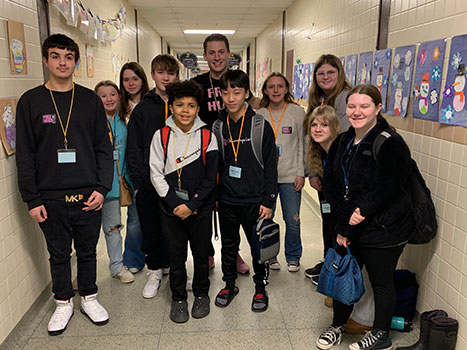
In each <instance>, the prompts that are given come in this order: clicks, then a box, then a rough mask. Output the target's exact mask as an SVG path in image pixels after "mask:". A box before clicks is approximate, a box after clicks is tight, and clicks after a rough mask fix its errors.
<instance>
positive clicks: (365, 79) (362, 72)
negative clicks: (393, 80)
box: [355, 52, 373, 85]
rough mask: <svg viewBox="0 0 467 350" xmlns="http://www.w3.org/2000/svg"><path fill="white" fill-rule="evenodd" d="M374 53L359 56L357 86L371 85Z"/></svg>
mask: <svg viewBox="0 0 467 350" xmlns="http://www.w3.org/2000/svg"><path fill="white" fill-rule="evenodd" d="M372 63H373V52H364V53H361V54H360V56H358V70H357V81H356V83H355V85H360V84H370V82H371V65H372Z"/></svg>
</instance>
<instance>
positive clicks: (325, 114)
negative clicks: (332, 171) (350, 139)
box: [305, 105, 341, 176]
mask: <svg viewBox="0 0 467 350" xmlns="http://www.w3.org/2000/svg"><path fill="white" fill-rule="evenodd" d="M317 118H321V119H323V120H324V121H326V122H327V123H328V125H329V129H330V131H331V140H332V141H334V139H335V138H336V137H337V135H339V134H340V132H341V123H340V120H339V117H338V116H337V113H336V111H335V110H334V108H332V107H331V106H326V105H324V106H319V107H316V108H315V109H314V110H313V112H311V113H307V118H306V121H307V123H306V129H305V131H306V148H305V153H306V156H305V163H306V168H307V171H308V173H309V174H310V175H312V176H314V175H318V176H323V170H324V169H323V162H322V159H321V155H322V153H323V148H322V147H321V145H320V144H319V143H318V142H316V141H314V140H313V138H312V137H311V131H310V129H311V124H312V123H313V121H314V120H315V119H317Z"/></svg>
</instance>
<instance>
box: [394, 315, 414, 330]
mask: <svg viewBox="0 0 467 350" xmlns="http://www.w3.org/2000/svg"><path fill="white" fill-rule="evenodd" d="M391 329H394V330H396V331H399V332H410V330H411V329H412V321H409V320H406V319H405V318H404V317H400V316H393V317H392V321H391Z"/></svg>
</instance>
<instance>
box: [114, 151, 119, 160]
mask: <svg viewBox="0 0 467 350" xmlns="http://www.w3.org/2000/svg"><path fill="white" fill-rule="evenodd" d="M113 152H114V160H118V151H117V150H115V151H113Z"/></svg>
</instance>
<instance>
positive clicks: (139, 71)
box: [120, 62, 149, 121]
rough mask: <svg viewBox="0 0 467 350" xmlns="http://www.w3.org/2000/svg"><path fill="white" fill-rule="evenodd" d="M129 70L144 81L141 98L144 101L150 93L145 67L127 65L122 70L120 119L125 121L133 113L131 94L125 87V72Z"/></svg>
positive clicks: (132, 63)
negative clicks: (144, 97)
mask: <svg viewBox="0 0 467 350" xmlns="http://www.w3.org/2000/svg"><path fill="white" fill-rule="evenodd" d="M127 69H130V70H132V71H133V72H134V73H135V74H136V75H137V76H138V77H139V78H140V79H141V80H142V81H143V84H142V85H141V90H140V92H139V94H140V98H141V99H143V96H144V95H145V94H146V93H147V92H148V91H149V84H148V78H147V77H146V73H144V69H143V67H141V65H140V64H139V63H137V62H127V63H125V64H124V65H123V67H122V69H121V70H120V89H121V92H120V108H121V110H122V113H121V115H120V118H122V120H123V121H125V120H126V117H127V116H128V115H129V114H130V113H131V110H132V108H131V105H130V94H129V93H128V92H127V91H126V90H125V88H124V86H123V72H125V71H126V70H127Z"/></svg>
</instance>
